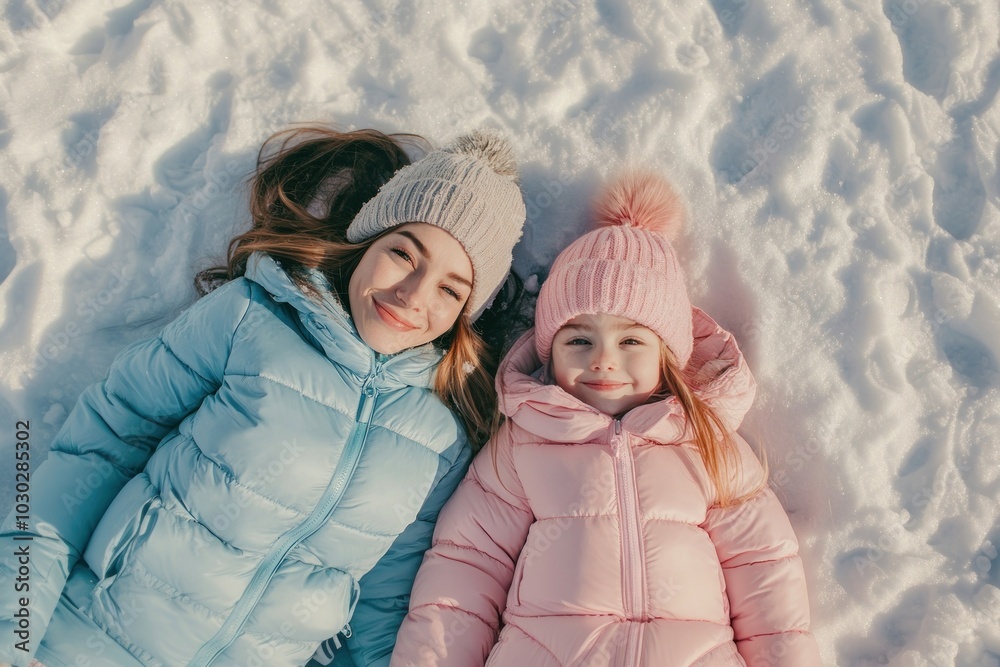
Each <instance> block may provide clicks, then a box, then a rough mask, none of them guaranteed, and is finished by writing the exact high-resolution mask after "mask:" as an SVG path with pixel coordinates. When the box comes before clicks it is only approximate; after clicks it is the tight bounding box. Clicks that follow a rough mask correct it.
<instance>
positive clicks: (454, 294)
mask: <svg viewBox="0 0 1000 667" xmlns="http://www.w3.org/2000/svg"><path fill="white" fill-rule="evenodd" d="M441 289H443V290H444V291H445V293H447V294H448V296H450V297H452V298H454V299H455V301H461V300H462V295H461V294H459V293H458V292H456V291H455V290H453V289H452V288H450V287H448V286H447V285H442V286H441Z"/></svg>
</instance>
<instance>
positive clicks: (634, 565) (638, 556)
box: [611, 419, 646, 666]
mask: <svg viewBox="0 0 1000 667" xmlns="http://www.w3.org/2000/svg"><path fill="white" fill-rule="evenodd" d="M611 437H612V449H613V450H614V451H615V458H616V461H615V469H616V472H617V474H618V489H619V501H620V504H621V507H620V514H621V517H622V547H623V548H622V551H623V556H624V558H623V565H624V567H625V570H626V571H625V572H624V573H623V574H624V576H623V577H622V583H623V585H622V598H623V603H624V608H625V616H626V622H627V623H628V626H627V627H628V630H627V631H626V632H627V639H626V646H625V663H624V664H625V665H629V666H631V665H637V664H639V631H640V627H639V624H638V623H636V622H635V621H636V620H637V619H639V620H644V619H645V618H646V608H645V602H644V600H645V594H644V590H645V586H644V584H643V579H644V577H643V570H644V567H645V566H644V564H643V562H642V525H641V523H640V521H639V507H638V505H639V499H638V493H637V484H636V479H635V461H634V460H633V457H632V448H631V447H630V446H629V442H628V433H625V434H622V423H621V420H620V419H616V420H615V423H614V434H613V435H612V436H611Z"/></svg>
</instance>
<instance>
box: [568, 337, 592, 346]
mask: <svg viewBox="0 0 1000 667" xmlns="http://www.w3.org/2000/svg"><path fill="white" fill-rule="evenodd" d="M566 344H567V345H589V344H590V341H589V340H587V339H586V338H570V339H569V340H568V341H566Z"/></svg>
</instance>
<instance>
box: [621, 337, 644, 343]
mask: <svg viewBox="0 0 1000 667" xmlns="http://www.w3.org/2000/svg"><path fill="white" fill-rule="evenodd" d="M622 345H642V341H641V340H639V339H638V338H626V339H625V340H623V341H622Z"/></svg>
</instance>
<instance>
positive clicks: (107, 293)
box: [0, 0, 1000, 667]
mask: <svg viewBox="0 0 1000 667" xmlns="http://www.w3.org/2000/svg"><path fill="white" fill-rule="evenodd" d="M998 33H1000V7H998V5H997V3H995V2H983V1H981V0H883V2H871V1H869V0H839V1H834V0H768V1H767V2H765V1H764V0H675V1H673V2H669V3H668V2H663V3H651V2H643V1H640V2H635V3H628V4H626V3H619V2H614V1H613V0H555V1H554V2H549V3H541V2H526V1H525V0H516V1H513V2H503V3H501V2H490V1H489V0H470V1H469V2H463V3H452V4H447V3H438V4H436V5H433V6H432V5H430V4H427V3H419V4H418V3H408V2H392V1H391V0H337V1H336V2H310V3H277V2H274V1H273V0H256V1H255V0H249V1H246V2H233V1H231V0H229V1H226V0H220V1H219V2H213V3H196V2H189V1H182V0H164V1H163V2H155V1H153V0H134V1H132V2H127V3H126V2H122V1H121V0H90V1H88V2H78V1H70V0H8V1H7V2H6V3H4V8H3V24H2V25H0V82H2V85H0V149H2V150H0V211H2V214H0V281H2V282H0V312H2V313H3V317H2V320H0V322H2V323H0V378H2V381H0V429H2V430H3V431H5V434H4V435H3V436H2V437H0V443H2V445H0V457H2V460H3V461H4V463H3V464H2V467H0V470H3V471H6V472H3V475H4V477H5V479H4V481H3V482H2V484H3V486H2V488H3V491H2V498H3V501H4V505H5V506H9V504H10V502H11V501H12V499H13V483H12V479H13V469H14V462H13V461H14V459H13V444H12V443H13V441H14V432H15V430H16V426H15V425H16V422H17V421H18V420H28V421H30V440H31V443H32V454H33V460H34V461H35V462H37V461H39V460H40V459H41V458H42V456H43V454H44V452H45V451H46V450H47V448H48V443H49V441H50V440H51V438H52V436H53V435H54V433H55V431H56V429H57V428H58V427H59V425H60V424H61V423H62V421H63V420H65V418H66V415H67V414H68V411H69V410H70V409H71V408H72V405H73V403H74V401H75V400H76V397H77V396H78V395H79V393H80V392H81V391H82V389H83V388H84V387H86V386H87V385H89V384H91V383H93V382H95V381H97V380H99V379H101V378H102V377H103V375H104V373H105V372H106V371H107V368H108V366H109V364H110V362H111V359H112V358H113V357H114V355H115V354H116V353H117V352H118V351H119V350H120V349H121V348H122V347H123V346H124V345H126V344H127V343H129V342H130V341H133V340H137V339H139V338H145V337H149V336H152V335H154V334H155V333H156V332H157V331H158V330H159V329H160V328H161V327H162V326H163V325H164V324H165V323H166V322H168V321H169V320H170V319H171V318H172V317H174V316H175V315H176V314H177V313H178V312H179V311H180V310H181V309H182V308H184V307H185V306H186V305H188V304H190V303H191V302H192V301H193V300H194V298H195V293H194V289H193V285H192V277H193V275H194V273H195V272H196V271H197V270H199V269H201V268H205V267H206V266H209V265H211V264H212V263H214V262H215V261H217V260H219V259H220V258H221V257H222V256H223V253H224V251H225V245H226V242H227V241H228V239H229V238H230V237H231V236H232V235H233V234H234V233H236V232H238V231H239V230H240V229H241V228H242V225H244V224H245V223H246V212H245V193H244V192H243V191H242V190H241V189H240V184H241V182H242V180H243V178H244V177H245V175H246V174H248V173H249V171H250V170H251V169H252V165H253V160H254V157H255V154H256V150H257V148H258V147H259V146H260V144H261V142H262V141H263V140H264V139H265V138H266V137H267V136H268V135H269V134H270V133H272V132H274V131H276V130H279V129H282V128H284V127H286V126H288V125H289V124H291V123H293V122H297V121H326V122H334V123H337V124H338V125H339V126H341V127H343V128H355V127H375V128H378V129H381V130H384V131H408V132H416V133H419V134H422V135H424V136H426V137H428V138H429V139H431V140H432V141H433V142H435V143H438V144H440V143H441V142H443V141H445V140H447V139H448V138H450V137H451V136H453V135H455V134H457V133H459V132H461V131H464V130H467V129H470V128H472V127H475V126H478V125H492V126H496V127H500V128H503V129H504V130H506V131H507V132H508V134H509V135H510V137H511V139H512V140H513V142H514V145H515V147H516V149H517V152H518V154H519V157H520V160H521V167H522V184H523V188H524V193H525V199H526V202H527V204H528V209H529V222H528V226H527V229H526V232H525V236H524V239H523V242H522V244H521V245H520V246H519V248H518V249H517V251H516V253H515V259H516V262H515V267H516V269H517V270H518V271H519V272H520V273H521V274H522V275H523V276H525V277H529V284H530V285H531V286H532V287H533V288H535V289H537V281H538V279H539V278H540V277H543V276H544V271H545V267H546V266H547V265H548V263H549V262H551V260H552V258H553V257H554V256H555V254H556V253H557V252H558V250H559V249H561V248H562V247H563V246H565V245H566V244H567V243H568V242H569V241H570V240H572V239H573V238H574V237H575V236H576V235H577V234H579V233H580V231H582V230H583V229H584V217H583V213H584V211H585V208H586V202H587V199H588V196H589V195H590V193H591V192H592V191H593V189H594V187H595V185H596V184H597V183H598V182H599V181H600V180H601V178H602V177H603V176H605V175H610V174H613V173H614V172H615V171H616V170H618V169H620V168H621V167H624V166H629V165H635V166H642V167H646V168H652V169H657V170H660V171H662V172H663V173H664V174H667V175H668V176H669V177H670V178H671V179H672V180H673V182H674V183H675V185H676V187H677V189H678V191H679V192H680V193H682V196H683V197H684V199H685V201H686V203H687V207H688V210H689V219H690V222H689V225H688V229H687V231H686V235H685V236H684V238H683V240H682V241H681V242H680V245H679V248H680V252H681V254H682V258H683V261H684V263H685V265H686V267H687V271H688V279H689V284H690V287H691V292H692V297H693V300H694V301H695V303H696V304H698V305H700V306H701V307H703V308H704V309H705V310H707V311H708V312H709V313H710V314H712V315H713V316H714V317H715V318H716V319H717V320H718V321H719V322H720V323H721V324H722V325H724V326H725V327H727V328H729V329H731V330H732V331H733V332H734V333H735V334H736V335H737V337H738V339H739V341H740V342H741V345H742V347H743V349H744V350H745V352H746V354H747V357H748V359H749V361H750V363H751V367H752V368H753V369H754V371H755V373H756V376H757V379H758V381H759V398H758V401H757V403H756V405H755V408H754V410H753V411H752V412H751V415H750V417H749V418H748V421H747V422H746V424H745V428H744V431H745V434H746V435H747V437H748V438H749V439H751V441H752V442H754V443H756V444H757V445H763V446H765V448H766V451H767V454H768V457H769V459H770V464H771V474H772V481H773V485H774V487H775V488H776V490H777V492H778V494H779V497H780V498H781V499H782V501H783V503H784V505H785V507H786V509H787V510H788V512H789V514H790V516H791V519H792V523H793V525H794V527H795V529H796V532H797V534H798V536H799V539H800V542H801V550H802V556H803V560H804V563H805V568H806V572H807V576H808V582H809V586H810V597H811V603H812V610H813V617H814V625H815V630H816V634H817V637H818V639H819V641H820V645H821V649H822V652H823V659H824V663H825V664H826V665H841V666H858V667H861V666H867V665H891V666H896V667H904V666H905V667H917V666H923V665H927V666H931V665H933V666H943V665H962V666H966V667H973V666H975V667H985V666H987V665H991V666H997V665H1000V588H998V586H1000V562H998V555H997V545H1000V503H998V502H997V497H998V493H1000V413H998V412H1000V411H998V406H1000V400H998V398H1000V396H998V389H1000V233H998V232H1000V212H998V210H1000V172H998V162H1000V148H998V141H997V139H998V135H1000V103H998V101H997V97H998V91H1000V57H998V55H1000V40H998Z"/></svg>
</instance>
